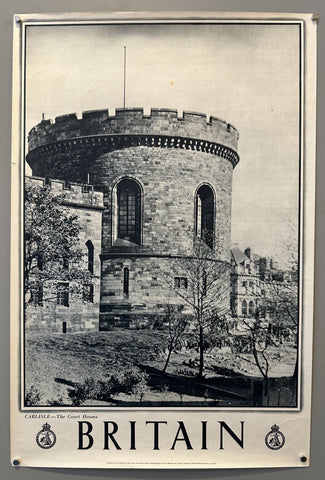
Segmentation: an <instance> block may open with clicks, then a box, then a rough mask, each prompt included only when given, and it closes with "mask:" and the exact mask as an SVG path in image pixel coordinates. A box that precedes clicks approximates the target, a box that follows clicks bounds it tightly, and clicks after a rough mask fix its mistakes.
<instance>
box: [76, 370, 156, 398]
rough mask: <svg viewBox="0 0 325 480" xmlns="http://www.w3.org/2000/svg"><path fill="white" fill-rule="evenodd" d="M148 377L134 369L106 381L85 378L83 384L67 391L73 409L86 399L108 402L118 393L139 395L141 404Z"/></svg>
mask: <svg viewBox="0 0 325 480" xmlns="http://www.w3.org/2000/svg"><path fill="white" fill-rule="evenodd" d="M148 377H149V376H148V374H146V373H144V372H141V371H140V370H138V369H136V368H130V369H129V370H124V371H122V372H120V373H117V374H116V375H112V376H111V377H110V378H109V379H108V380H94V379H93V378H89V377H87V378H86V379H85V380H84V382H83V383H78V384H76V386H75V388H74V389H73V390H70V391H69V397H70V398H71V400H72V405H73V406H75V407H78V406H80V405H81V404H82V403H83V402H84V401H85V400H87V399H94V400H109V398H110V397H112V395H117V394H118V393H125V394H126V395H132V394H134V395H139V397H140V402H141V401H142V399H143V395H144V393H145V391H146V390H147V388H148V385H147V381H148Z"/></svg>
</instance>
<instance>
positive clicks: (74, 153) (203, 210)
mask: <svg viewBox="0 0 325 480" xmlns="http://www.w3.org/2000/svg"><path fill="white" fill-rule="evenodd" d="M28 141H29V153H28V155H27V162H28V163H29V165H30V166H31V168H32V171H33V175H37V176H42V177H51V178H54V179H58V180H61V181H62V182H66V183H67V182H76V183H81V184H83V183H86V182H87V181H90V183H91V184H93V185H94V188H95V190H96V191H100V192H103V194H104V211H103V213H102V227H101V234H102V248H101V257H100V258H101V301H100V312H101V313H100V328H102V329H105V328H109V327H110V325H111V324H112V323H114V322H115V323H118V322H119V321H120V320H121V321H122V323H123V322H124V323H127V324H133V323H134V319H140V320H139V321H142V320H143V319H144V318H146V319H149V320H148V321H150V316H152V315H153V314H154V312H156V310H157V305H158V306H159V305H162V304H164V303H166V301H167V299H168V298H170V295H171V293H170V291H168V289H167V287H166V285H164V284H163V282H162V280H161V278H159V274H158V275H157V267H158V270H159V268H160V269H161V270H168V269H169V270H170V269H171V265H172V262H173V261H174V259H175V258H176V257H179V256H187V255H190V254H191V249H192V246H193V236H195V235H196V236H201V237H202V238H203V236H204V231H208V234H209V237H210V238H209V240H207V238H206V242H207V244H208V245H209V247H210V248H212V249H213V250H214V253H215V256H216V257H217V258H219V259H220V260H223V261H229V255H230V233H231V232H230V230H231V195H232V173H233V169H234V167H235V166H236V165H237V163H238V161H239V156H238V154H237V142H238V132H237V130H236V129H235V128H234V127H233V126H232V125H230V124H228V123H226V122H225V121H223V120H220V119H218V118H216V117H210V118H209V121H207V117H206V116H205V115H202V114H198V113H191V112H184V114H183V116H182V117H181V118H179V117H178V114H177V111H176V110H163V109H152V110H151V114H150V115H148V116H146V115H144V114H143V110H142V109H127V110H116V114H115V116H109V114H108V111H107V110H100V111H93V112H84V113H83V114H82V118H81V119H78V118H77V116H76V115H75V114H72V115H63V116H60V117H57V118H56V119H55V121H54V122H51V121H50V120H43V121H42V122H41V123H40V124H38V125H37V126H36V127H34V128H33V129H32V130H31V131H30V133H29V139H28ZM180 276H182V275H181V274H180Z"/></svg>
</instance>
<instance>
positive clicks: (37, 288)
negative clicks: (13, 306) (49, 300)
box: [29, 282, 43, 307]
mask: <svg viewBox="0 0 325 480" xmlns="http://www.w3.org/2000/svg"><path fill="white" fill-rule="evenodd" d="M29 303H30V304H31V305H33V306H34V307H42V306H43V285H42V284H41V283H37V282H36V283H33V284H32V285H31V287H30V299H29Z"/></svg>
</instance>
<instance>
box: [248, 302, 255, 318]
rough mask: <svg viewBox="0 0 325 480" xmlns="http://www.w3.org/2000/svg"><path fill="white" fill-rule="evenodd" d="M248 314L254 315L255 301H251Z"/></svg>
mask: <svg viewBox="0 0 325 480" xmlns="http://www.w3.org/2000/svg"><path fill="white" fill-rule="evenodd" d="M248 313H249V314H250V315H253V314H254V302H253V300H251V301H250V302H249V304H248Z"/></svg>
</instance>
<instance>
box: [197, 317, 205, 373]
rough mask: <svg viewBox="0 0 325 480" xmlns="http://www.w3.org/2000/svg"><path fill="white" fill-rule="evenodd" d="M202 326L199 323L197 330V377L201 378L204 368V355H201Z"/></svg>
mask: <svg viewBox="0 0 325 480" xmlns="http://www.w3.org/2000/svg"><path fill="white" fill-rule="evenodd" d="M203 340H204V339H203V327H202V325H200V330H199V355H200V359H199V373H198V378H203V368H204V356H203V347H204V345H203Z"/></svg>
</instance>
